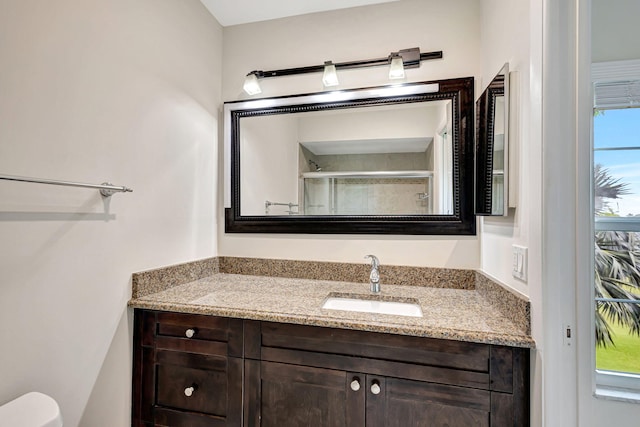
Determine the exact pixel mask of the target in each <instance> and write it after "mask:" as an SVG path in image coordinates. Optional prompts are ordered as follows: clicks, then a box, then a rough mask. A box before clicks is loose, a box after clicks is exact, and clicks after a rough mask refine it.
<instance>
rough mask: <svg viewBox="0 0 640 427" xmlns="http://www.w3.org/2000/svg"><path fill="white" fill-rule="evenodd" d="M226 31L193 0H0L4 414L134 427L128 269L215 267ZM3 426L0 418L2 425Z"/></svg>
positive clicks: (0, 382)
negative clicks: (88, 186)
mask: <svg viewBox="0 0 640 427" xmlns="http://www.w3.org/2000/svg"><path fill="white" fill-rule="evenodd" d="M221 55H222V28H221V27H220V26H219V25H218V24H217V22H215V20H214V19H213V18H212V17H211V15H210V14H209V13H208V12H207V11H206V9H205V8H204V6H202V4H201V3H200V2H199V1H198V0H180V1H175V0H136V1H128V0H110V1H97V0H56V1H38V0H3V1H1V2H0V58H2V59H1V60H0V69H1V71H0V75H1V77H0V94H1V95H0V173H2V174H10V175H24V176H35V177H43V178H52V179H62V180H70V181H80V182H90V183H100V182H103V181H106V180H111V181H112V182H113V183H115V184H118V185H127V186H130V187H131V188H133V189H134V192H133V193H127V194H116V195H114V196H113V197H112V198H111V199H110V200H109V201H107V202H105V201H103V200H102V199H101V197H100V196H99V194H98V192H97V191H94V190H85V189H75V188H64V187H54V186H43V185H36V184H24V183H15V182H7V181H0V242H2V243H1V244H0V325H2V326H1V327H0V342H1V343H2V350H1V351H0V403H4V402H7V401H8V400H10V399H12V398H15V397H17V396H19V395H20V394H23V393H25V392H28V391H31V390H38V391H41V392H44V393H47V394H49V395H51V396H52V397H54V398H55V399H56V400H57V401H58V402H59V403H60V405H61V409H62V414H63V417H64V420H65V427H75V426H78V425H81V426H88V427H101V426H104V427H117V426H118V427H119V426H126V425H130V399H131V392H130V390H131V331H130V329H131V323H130V322H131V319H130V313H129V312H128V310H127V308H126V303H127V300H128V299H129V298H130V292H131V289H130V277H131V273H132V272H135V271H140V270H144V269H149V268H154V267H159V266H163V265H167V264H173V263H177V262H184V261H190V260H194V259H198V258H203V257H209V256H213V255H216V253H217V252H216V238H215V233H216V216H215V214H214V212H215V208H214V206H215V192H216V184H215V182H216V177H217V164H216V162H215V158H216V143H217V136H218V134H217V129H218V123H217V120H218V109H219V107H220V99H221V95H220V82H221V78H220V73H221V70H220V58H221ZM0 423H1V422H0Z"/></svg>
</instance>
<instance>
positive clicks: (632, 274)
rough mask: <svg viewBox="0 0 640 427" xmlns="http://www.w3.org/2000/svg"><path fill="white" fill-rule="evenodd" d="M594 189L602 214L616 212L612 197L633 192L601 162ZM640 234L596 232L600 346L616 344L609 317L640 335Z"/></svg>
mask: <svg viewBox="0 0 640 427" xmlns="http://www.w3.org/2000/svg"><path fill="white" fill-rule="evenodd" d="M594 190H595V205H596V206H595V208H596V214H599V215H611V216H614V214H613V213H612V211H611V208H610V206H609V203H608V201H609V200H615V199H618V198H620V196H622V195H625V194H629V188H628V185H627V184H625V183H622V182H620V180H619V179H616V178H613V177H612V176H611V175H610V173H609V171H608V170H607V169H605V168H603V167H602V165H599V164H597V165H595V167H594ZM607 199H609V200H607ZM639 234H640V233H633V232H620V231H598V232H596V235H595V294H596V301H598V303H597V308H596V343H597V345H599V346H603V347H606V346H607V345H610V344H611V345H615V344H614V342H613V336H612V331H611V328H610V326H609V323H608V322H607V320H609V321H613V322H615V323H617V324H619V325H621V326H625V327H627V328H628V329H629V332H630V333H632V334H635V335H638V336H640V304H638V303H640V294H638V293H636V292H637V291H640V239H639V237H640V236H639ZM634 291H635V292H634ZM602 299H604V300H602ZM609 299H622V300H627V301H638V303H628V302H626V303H625V302H619V301H610V300H609Z"/></svg>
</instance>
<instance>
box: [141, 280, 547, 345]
mask: <svg viewBox="0 0 640 427" xmlns="http://www.w3.org/2000/svg"><path fill="white" fill-rule="evenodd" d="M332 293H334V294H355V295H365V296H370V297H372V298H381V299H385V298H400V299H402V298H406V299H408V300H415V302H417V303H418V304H419V305H420V307H421V309H422V313H423V317H408V316H398V315H386V314H372V313H360V312H352V311H342V310H329V309H323V308H322V304H323V302H324V301H325V299H326V298H327V297H328V296H329V295H330V294H332ZM129 306H131V307H134V308H145V309H152V310H162V311H174V312H182V313H194V314H209V315H217V316H227V317H236V318H243V319H253V320H264V321H273V322H283V323H295V324H302V325H313V326H325V327H337V328H344V329H355V330H363V331H372V332H386V333H394V334H401V335H412V336H420V337H430V338H441V339H452V340H459V341H470V342H479V343H487V344H498V345H507V346H515V347H525V348H533V347H534V346H535V343H534V341H533V339H532V338H531V336H530V334H529V333H528V332H527V331H525V330H523V329H522V328H521V327H520V326H519V325H518V324H517V323H514V322H512V321H511V320H510V319H509V318H508V317H507V316H506V315H505V314H503V311H501V310H498V309H496V307H495V306H494V305H492V304H491V303H490V302H489V301H488V300H487V299H486V298H484V297H483V296H482V295H481V294H480V293H479V292H477V291H476V290H475V289H451V288H434V287H426V286H402V285H388V284H385V283H382V292H381V294H380V296H372V294H371V293H370V291H369V285H368V284H367V283H353V282H339V281H329V280H314V279H297V278H284V277H266V276H257V275H256V276H251V275H242V274H228V273H215V274H212V275H210V276H207V277H203V278H200V279H197V280H193V281H190V282H188V283H184V284H177V285H175V286H172V287H169V288H168V289H165V290H160V291H158V292H153V293H150V294H147V295H144V296H137V297H134V298H132V299H131V300H130V301H129Z"/></svg>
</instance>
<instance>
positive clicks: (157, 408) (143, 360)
mask: <svg viewBox="0 0 640 427" xmlns="http://www.w3.org/2000/svg"><path fill="white" fill-rule="evenodd" d="M242 345H243V339H242V320H237V319H229V318H223V317H214V316H198V315H188V314H178V313H168V312H154V311H147V310H136V311H135V322H134V363H133V371H134V372H133V405H132V406H133V407H132V411H133V417H132V423H131V424H132V426H135V427H142V426H167V427H183V426H190V427H205V426H215V427H218V426H240V425H241V423H242V370H243V366H242V365H243V360H242Z"/></svg>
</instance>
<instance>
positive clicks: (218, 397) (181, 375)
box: [157, 365, 227, 416]
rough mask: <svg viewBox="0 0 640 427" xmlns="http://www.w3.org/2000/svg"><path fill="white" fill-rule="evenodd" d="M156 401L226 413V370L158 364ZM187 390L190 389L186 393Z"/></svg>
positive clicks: (219, 414) (160, 404) (208, 411)
mask: <svg viewBox="0 0 640 427" xmlns="http://www.w3.org/2000/svg"><path fill="white" fill-rule="evenodd" d="M157 384H158V396H157V404H158V405H159V406H165V407H168V408H177V409H186V410H190V411H195V412H202V413H205V414H211V415H218V416H224V415H225V412H226V406H227V402H226V394H227V381H226V373H225V372H217V371H208V370H204V369H193V368H187V367H183V366H174V365H159V366H158V378H157ZM185 390H191V395H190V396H187V394H185Z"/></svg>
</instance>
